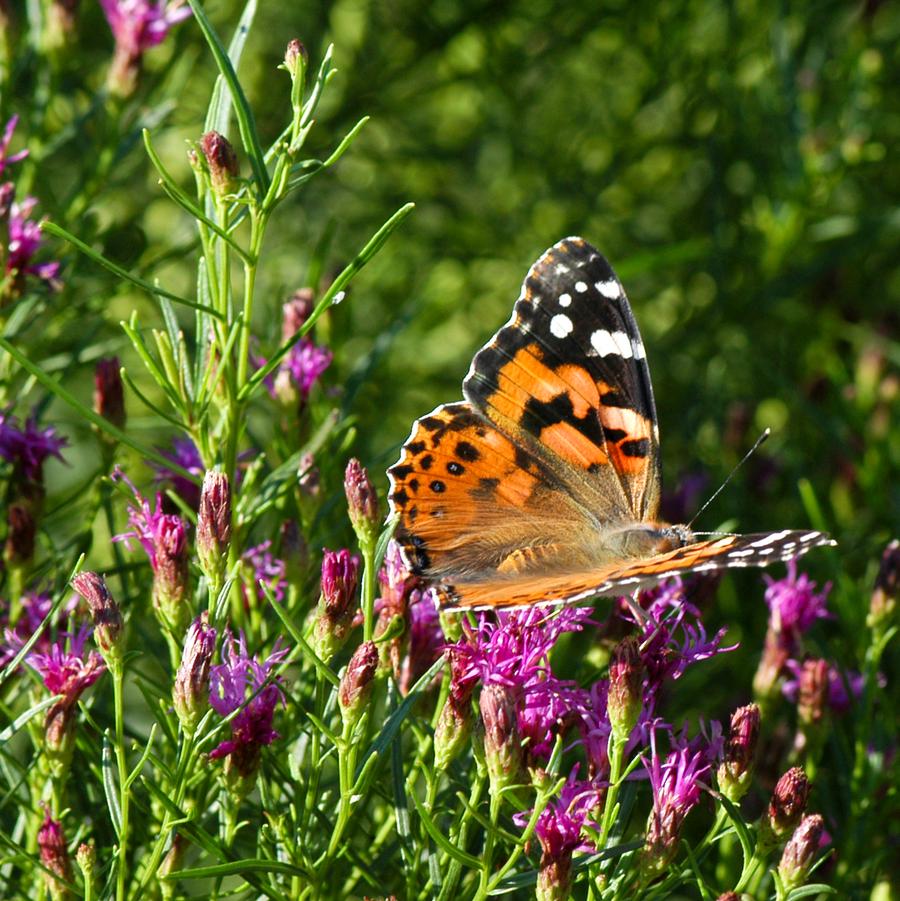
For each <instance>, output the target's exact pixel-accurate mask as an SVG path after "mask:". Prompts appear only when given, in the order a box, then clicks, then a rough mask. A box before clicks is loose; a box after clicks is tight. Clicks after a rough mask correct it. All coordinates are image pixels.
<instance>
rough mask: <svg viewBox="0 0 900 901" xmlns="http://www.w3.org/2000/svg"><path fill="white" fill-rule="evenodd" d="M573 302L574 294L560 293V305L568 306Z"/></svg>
mask: <svg viewBox="0 0 900 901" xmlns="http://www.w3.org/2000/svg"><path fill="white" fill-rule="evenodd" d="M570 303H572V295H571V294H560V295H559V305H560V306H561V307H567V306H569V304H570Z"/></svg>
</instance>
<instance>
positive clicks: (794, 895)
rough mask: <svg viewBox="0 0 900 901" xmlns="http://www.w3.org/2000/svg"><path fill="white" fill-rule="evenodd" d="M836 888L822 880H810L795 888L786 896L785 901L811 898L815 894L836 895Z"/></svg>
mask: <svg viewBox="0 0 900 901" xmlns="http://www.w3.org/2000/svg"><path fill="white" fill-rule="evenodd" d="M836 894H837V889H835V888H832V887H831V886H830V885H826V884H825V883H824V882H811V883H810V884H809V885H803V886H801V887H800V888H795V889H794V890H793V891H792V892H791V893H790V894H789V895H788V896H787V901H797V899H798V898H811V897H813V896H815V895H836Z"/></svg>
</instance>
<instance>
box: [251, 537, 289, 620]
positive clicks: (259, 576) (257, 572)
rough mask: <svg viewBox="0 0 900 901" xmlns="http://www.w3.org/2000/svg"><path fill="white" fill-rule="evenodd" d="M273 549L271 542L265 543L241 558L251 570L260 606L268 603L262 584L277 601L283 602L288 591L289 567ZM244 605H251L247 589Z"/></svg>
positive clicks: (253, 548)
mask: <svg viewBox="0 0 900 901" xmlns="http://www.w3.org/2000/svg"><path fill="white" fill-rule="evenodd" d="M271 547H272V542H271V541H264V542H263V543H262V544H257V545H256V546H255V547H252V548H250V549H249V550H248V551H245V552H244V555H243V556H242V557H241V559H242V560H243V561H244V563H246V564H247V566H249V568H250V570H251V576H250V578H251V580H252V582H253V585H255V586H256V601H257V603H259V604H265V603H266V593H265V591H263V589H262V587H261V586H260V583H263V584H264V585H265V586H266V587H267V588H268V589H269V591H271V592H272V596H273V597H274V598H275V600H276V601H283V600H284V593H285V592H286V591H287V585H288V583H287V578H286V573H287V565H286V564H285V562H284V560H281V559H279V558H278V557H276V556H275V555H274V554H273V553H272V551H271ZM244 603H245V604H248V605H249V604H250V596H249V594H248V592H247V591H246V589H245V590H244Z"/></svg>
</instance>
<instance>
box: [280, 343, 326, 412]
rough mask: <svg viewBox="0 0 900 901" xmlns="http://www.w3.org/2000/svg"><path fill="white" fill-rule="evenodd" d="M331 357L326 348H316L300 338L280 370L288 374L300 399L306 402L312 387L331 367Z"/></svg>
mask: <svg viewBox="0 0 900 901" xmlns="http://www.w3.org/2000/svg"><path fill="white" fill-rule="evenodd" d="M333 356H334V355H333V354H332V352H331V351H330V350H329V349H328V348H327V347H318V346H317V345H315V344H313V342H312V341H310V340H309V338H301V339H300V340H299V341H298V342H297V343H296V344H295V345H294V346H293V347H292V348H291V350H290V353H289V354H288V355H287V357H286V358H285V359H284V361H283V362H282V364H281V368H282V370H283V371H285V372H288V373H290V376H291V379H292V380H293V382H294V384H295V385H296V386H297V388H298V389H299V390H300V395H301V397H302V398H303V400H306V398H308V397H309V393H310V391H312V388H313V385H315V383H316V382H317V381H318V380H319V377H320V376H321V375H322V373H323V372H325V370H326V369H328V367H329V366H330V365H331V360H332V358H333Z"/></svg>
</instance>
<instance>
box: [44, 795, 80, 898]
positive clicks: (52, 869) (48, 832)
mask: <svg viewBox="0 0 900 901" xmlns="http://www.w3.org/2000/svg"><path fill="white" fill-rule="evenodd" d="M37 841H38V849H39V850H40V854H41V863H42V864H43V865H44V866H45V867H46V868H47V870H48V871H49V872H45V873H44V879H45V881H46V883H47V888H48V891H49V892H50V897H51V898H53V899H57V898H65V897H67V896H68V891H67V890H66V888H65V886H64V885H62V884H61V883H60V881H59V880H64V881H66V882H71V880H72V863H71V861H70V860H69V851H68V849H67V848H66V835H65V833H64V832H63V827H62V823H61V822H60V821H59V820H54V819H53V818H52V817H51V816H50V808H49V807H45V808H44V822H43V823H41V828H40V829H39V830H38V836H37Z"/></svg>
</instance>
